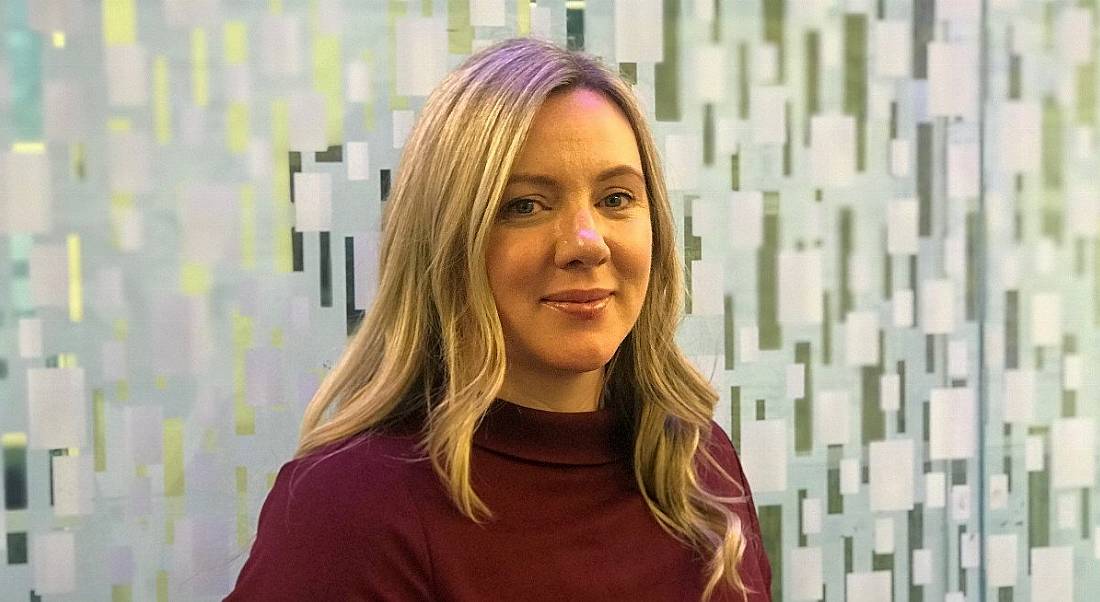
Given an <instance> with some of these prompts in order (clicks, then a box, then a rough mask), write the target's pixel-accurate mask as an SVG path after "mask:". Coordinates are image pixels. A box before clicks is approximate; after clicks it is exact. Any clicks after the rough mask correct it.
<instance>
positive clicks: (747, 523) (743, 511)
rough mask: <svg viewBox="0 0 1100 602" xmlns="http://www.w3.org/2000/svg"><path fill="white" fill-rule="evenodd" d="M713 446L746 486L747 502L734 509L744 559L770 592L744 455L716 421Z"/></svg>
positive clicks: (729, 489) (728, 492) (729, 491)
mask: <svg viewBox="0 0 1100 602" xmlns="http://www.w3.org/2000/svg"><path fill="white" fill-rule="evenodd" d="M710 446H711V449H712V450H715V451H713V452H712V453H713V454H714V456H715V458H716V459H717V460H718V461H719V462H721V464H722V468H724V469H725V470H726V472H728V473H729V474H730V476H731V477H733V478H734V479H735V480H736V481H737V482H738V483H739V484H740V485H741V487H742V488H743V489H744V492H743V494H744V495H745V496H747V497H748V501H747V503H743V504H738V505H737V506H736V507H735V508H734V510H735V512H737V514H738V515H739V516H740V517H741V524H742V528H743V532H744V535H745V537H746V541H747V546H748V548H747V550H746V554H745V560H746V561H748V562H755V563H756V565H757V567H758V569H759V574H760V577H761V580H762V581H763V587H764V590H765V592H771V587H772V567H771V561H770V560H768V554H767V551H766V550H765V549H764V538H763V532H762V531H761V529H760V519H759V518H758V517H757V513H756V500H755V498H753V495H752V487H750V485H749V480H748V477H746V476H745V470H744V468H743V467H742V466H741V458H740V457H739V456H738V455H737V450H736V449H735V448H734V447H733V441H731V440H730V438H729V435H727V434H726V431H725V430H724V429H723V428H722V427H721V426H719V425H718V423H717V422H714V421H711V442H710ZM719 489H720V491H721V492H722V493H721V494H722V495H730V496H737V495H740V494H741V492H739V491H736V490H735V489H734V488H733V487H728V486H727V487H724V488H719ZM769 599H770V597H769Z"/></svg>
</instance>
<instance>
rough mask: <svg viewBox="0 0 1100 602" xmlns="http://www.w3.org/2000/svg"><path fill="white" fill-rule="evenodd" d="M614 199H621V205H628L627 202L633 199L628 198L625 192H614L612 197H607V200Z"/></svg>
mask: <svg viewBox="0 0 1100 602" xmlns="http://www.w3.org/2000/svg"><path fill="white" fill-rule="evenodd" d="M615 197H622V199H623V200H622V201H621V202H622V203H623V204H626V203H629V202H631V201H633V200H634V197H632V196H630V195H629V194H627V193H625V192H616V193H614V194H612V195H609V196H608V197H607V198H609V199H612V198H615ZM622 206H623V205H615V207H622Z"/></svg>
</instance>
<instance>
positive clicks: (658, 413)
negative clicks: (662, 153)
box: [296, 38, 752, 600]
mask: <svg viewBox="0 0 1100 602" xmlns="http://www.w3.org/2000/svg"><path fill="white" fill-rule="evenodd" d="M576 88H586V89H590V90H593V91H596V92H599V93H602V94H603V95H604V96H606V97H607V98H608V99H609V100H611V101H612V102H614V103H615V104H616V105H617V106H618V107H619V109H621V110H622V112H623V113H624V114H625V116H626V118H627V119H628V120H629V122H630V124H631V125H632V126H633V129H634V134H635V137H636V139H637V142H638V149H639V151H640V154H641V160H642V166H643V171H644V176H645V180H646V188H647V193H648V198H649V199H650V207H651V211H650V215H651V227H652V231H653V257H652V262H651V270H652V273H651V274H650V281H649V288H648V290H647V292H646V297H645V300H644V302H643V305H642V309H641V314H640V315H639V317H638V321H637V322H636V323H635V325H634V328H633V329H632V330H631V332H630V333H629V334H628V335H627V337H626V338H625V339H624V341H623V342H622V344H621V345H620V346H619V348H618V350H617V351H616V352H615V354H614V356H613V357H612V359H611V360H610V361H609V362H608V365H607V369H606V370H605V374H604V377H603V384H604V393H605V395H614V396H615V397H614V399H615V400H617V401H620V403H621V404H622V405H621V407H623V408H626V409H625V410H624V412H625V414H626V417H627V421H628V422H629V423H630V426H631V432H632V434H633V466H634V476H635V479H636V480H637V484H638V486H639V487H638V488H639V490H640V491H641V493H642V495H643V496H644V498H645V502H646V504H647V506H648V507H649V509H650V511H651V512H652V514H653V516H654V517H655V518H656V520H657V522H658V523H659V524H660V525H661V527H662V528H663V529H664V530H665V531H666V532H668V533H669V534H670V535H672V536H673V537H674V538H675V539H677V540H678V541H680V542H681V543H683V544H685V545H688V546H691V547H693V548H694V549H695V550H696V551H697V552H698V553H700V554H701V555H702V557H703V558H704V559H706V560H707V569H708V573H709V577H708V579H707V584H706V588H705V591H704V593H703V599H704V600H707V599H709V598H710V596H711V595H712V594H713V592H714V590H715V588H716V587H718V586H719V585H720V584H721V583H723V582H724V584H725V585H726V586H731V587H732V588H733V589H734V590H736V591H739V592H740V593H742V594H743V595H745V596H746V597H747V593H748V592H750V591H752V590H751V589H749V588H748V586H747V585H746V584H745V582H744V581H743V580H742V579H741V577H740V574H739V571H738V567H739V565H740V562H741V559H742V557H743V555H744V550H745V546H746V542H745V540H744V537H743V533H742V529H741V524H740V521H739V520H738V517H737V515H736V514H735V513H734V512H733V511H731V509H730V507H729V506H727V504H728V503H748V501H747V499H748V498H747V497H746V496H745V495H744V490H743V489H742V490H741V493H742V495H741V496H739V497H722V496H719V495H717V494H714V493H712V492H709V491H706V490H704V489H703V488H702V486H701V479H700V475H699V473H698V472H697V467H696V465H695V461H696V458H697V456H698V457H699V458H701V459H702V461H703V462H705V463H706V465H709V466H710V467H711V469H712V470H713V471H714V472H715V473H716V474H719V475H722V476H724V477H725V478H726V479H728V480H729V482H730V483H732V484H734V485H735V486H736V487H737V488H738V489H740V486H739V485H737V484H736V481H735V480H734V479H733V478H732V477H731V476H730V475H729V474H728V473H727V472H726V471H725V470H723V469H722V466H721V465H720V464H719V462H718V461H717V460H716V459H715V458H714V457H713V456H712V455H711V454H710V453H709V451H708V449H707V445H706V443H707V440H708V438H709V436H710V433H711V430H710V421H711V417H712V416H713V414H714V408H715V405H716V404H717V401H718V394H717V392H715V391H714V390H713V389H712V387H711V386H710V384H709V383H708V382H707V380H706V379H705V378H704V377H703V376H702V375H701V374H700V373H699V372H698V371H697V370H696V369H695V368H694V367H693V366H692V364H691V363H690V361H689V360H688V359H687V358H686V357H685V356H684V355H683V353H682V352H681V350H680V349H679V347H678V346H677V344H676V342H675V330H676V327H677V325H678V324H679V321H680V319H681V317H682V315H681V311H682V305H683V296H684V284H683V278H684V276H683V271H682V267H681V265H682V264H681V259H680V257H679V255H678V253H677V250H676V238H675V232H674V224H673V219H672V214H671V210H670V208H669V204H668V195H667V192H666V188H665V181H664V176H663V174H662V169H661V164H660V158H659V155H658V151H657V147H656V144H655V143H654V141H653V135H652V133H651V132H650V130H649V126H648V125H647V123H646V119H645V115H644V113H643V111H642V109H641V107H640V105H639V103H638V100H637V99H636V98H635V96H634V93H633V91H632V90H631V88H630V86H629V84H627V83H626V82H625V81H623V80H622V79H621V78H620V77H619V76H618V75H617V74H615V73H614V72H612V71H609V70H608V69H607V68H606V67H604V66H603V64H602V63H601V62H600V61H599V59H596V58H593V57H590V56H588V55H586V54H583V53H580V52H574V51H568V50H565V49H563V48H560V47H558V46H556V45H554V44H551V43H549V42H544V41H539V40H536V39H531V38H514V39H509V40H504V41H502V42H499V43H496V44H494V45H492V46H490V47H488V48H485V49H483V50H481V51H480V52H477V53H475V54H473V55H472V56H470V57H469V58H468V59H467V60H466V61H465V62H463V63H462V64H461V65H460V66H459V67H458V68H456V69H455V70H454V71H453V72H451V73H450V74H449V75H448V76H447V77H446V78H445V79H444V80H443V81H442V82H441V83H440V84H439V86H438V87H437V88H436V89H435V90H434V91H433V92H432V93H431V95H430V96H429V97H428V99H427V101H426V103H425V105H424V107H423V109H422V111H421V113H420V115H419V118H418V121H417V123H416V126H415V128H414V129H413V131H412V133H411V134H410V136H409V137H408V139H407V141H406V143H405V147H404V150H403V152H402V156H401V163H400V169H399V172H398V175H397V178H396V182H395V184H394V186H393V188H392V190H391V191H390V193H389V198H388V200H387V201H386V204H385V207H384V209H383V218H382V219H383V224H382V227H383V233H382V241H381V246H380V249H379V272H378V274H379V282H378V289H377V296H376V298H375V300H374V302H373V304H372V305H371V307H370V308H369V310H368V311H367V312H366V314H365V316H364V317H363V320H362V321H361V322H360V323H359V325H358V326H357V327H356V329H355V332H354V334H353V335H352V336H351V339H350V341H349V343H348V345H347V347H346V348H345V350H344V352H343V354H342V356H341V357H340V359H339V360H338V362H337V364H336V365H335V367H334V368H333V370H332V371H331V372H329V373H328V374H327V375H326V377H325V378H324V380H323V382H322V383H321V384H320V386H319V387H318V390H317V392H316V393H315V394H314V396H313V398H312V400H311V401H310V402H309V405H308V406H307V408H306V411H305V417H304V419H303V421H302V427H301V434H300V440H299V443H298V450H297V453H296V456H297V457H301V456H303V455H306V454H308V453H310V452H311V451H314V450H317V449H318V448H319V447H321V446H324V445H327V444H330V443H334V442H338V441H342V440H345V439H347V438H349V437H352V436H354V435H357V434H361V433H364V432H367V431H381V430H383V429H385V428H386V427H387V426H389V425H391V424H394V423H396V422H398V421H401V420H404V419H406V418H409V417H412V416H419V417H421V418H422V420H423V421H422V422H421V424H423V428H422V429H421V431H420V439H419V442H420V446H421V447H420V449H421V450H422V451H423V452H425V453H426V455H427V456H428V457H429V458H430V460H431V463H432V466H433V469H434V471H435V472H436V473H437V474H438V476H439V478H440V479H441V480H442V482H443V483H444V484H445V485H446V489H447V490H448V493H449V495H450V497H451V499H452V501H453V503H454V504H455V506H456V507H457V508H458V510H459V511H461V512H462V513H463V514H464V515H466V516H467V517H468V518H470V519H471V520H473V521H476V522H479V523H480V522H482V521H484V520H487V519H491V518H492V516H493V514H492V512H491V511H490V509H489V508H488V507H487V506H486V505H485V504H484V503H483V502H482V501H481V499H480V498H479V497H478V495H477V494H476V493H475V492H474V490H473V488H472V486H471V481H470V455H471V445H472V440H473V435H474V431H475V430H476V429H477V427H478V425H479V424H480V422H481V419H482V417H483V416H484V414H485V413H486V411H487V410H488V409H489V407H490V405H491V404H492V402H493V400H494V399H495V397H496V394H497V393H498V391H499V390H500V388H501V386H502V384H503V382H504V373H505V366H506V362H505V349H504V338H503V332H502V330H501V324H500V319H499V316H498V314H497V310H496V305H495V303H494V300H493V297H492V294H491V292H490V289H489V284H488V274H487V272H486V264H485V257H486V243H487V241H488V240H489V233H490V230H491V229H492V227H493V224H494V221H495V219H494V216H496V215H497V213H498V211H499V206H500V203H501V197H502V195H503V191H504V187H505V183H506V181H507V179H508V176H509V173H510V171H511V166H512V164H513V162H514V161H515V159H516V157H517V155H518V154H519V152H520V149H521V148H522V146H523V143H524V140H525V138H526V136H527V132H528V130H529V129H530V126H531V122H532V120H533V118H534V116H535V113H536V112H537V111H538V110H539V108H540V107H541V106H542V104H543V102H544V101H545V100H546V99H547V97H549V96H550V95H551V94H554V93H557V92H562V91H565V90H570V89H576Z"/></svg>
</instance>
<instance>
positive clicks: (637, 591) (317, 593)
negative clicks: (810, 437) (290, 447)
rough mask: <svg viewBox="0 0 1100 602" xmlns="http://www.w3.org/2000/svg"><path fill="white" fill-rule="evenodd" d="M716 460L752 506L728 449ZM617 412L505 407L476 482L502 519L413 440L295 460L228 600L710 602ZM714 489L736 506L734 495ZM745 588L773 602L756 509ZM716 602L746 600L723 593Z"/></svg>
mask: <svg viewBox="0 0 1100 602" xmlns="http://www.w3.org/2000/svg"><path fill="white" fill-rule="evenodd" d="M711 431H712V438H711V442H710V446H711V449H712V453H714V455H715V457H717V458H718V459H719V460H720V461H721V462H722V465H723V467H724V468H725V469H726V471H727V472H729V473H730V474H731V475H732V476H733V477H734V478H736V479H738V480H739V481H740V482H741V484H742V485H743V486H744V488H745V492H746V493H748V494H749V495H750V496H751V492H750V491H749V488H748V483H747V482H746V480H745V473H744V471H743V470H742V468H741V462H740V460H739V459H738V457H737V453H736V451H735V450H734V448H733V444H732V443H731V442H730V439H729V437H727V436H726V434H725V432H724V431H723V430H722V429H721V427H719V426H718V424H717V423H714V422H713V421H712V423H711ZM626 433H627V431H626V430H625V429H624V427H623V421H622V420H621V419H620V418H619V417H618V414H617V413H616V412H614V411H613V409H612V408H611V407H605V408H602V409H599V410H596V411H594V412H580V413H563V412H548V411H543V410H536V409H532V408H527V407H524V406H520V405H516V404H513V403H510V402H507V401H504V400H502V399H497V400H495V401H494V402H493V406H492V407H491V408H490V410H489V412H488V413H487V414H486V416H485V419H484V421H483V422H482V424H481V426H480V427H479V428H478V430H477V431H476V432H475V434H474V446H473V452H472V459H471V479H472V481H473V483H472V484H473V488H474V491H476V492H477V493H478V495H479V496H480V497H481V499H482V500H483V501H484V502H485V503H486V504H487V505H488V506H489V509H490V510H491V511H492V512H493V513H494V515H495V520H491V521H490V522H488V523H486V524H484V525H478V524H476V523H474V522H472V521H470V520H469V519H467V518H466V517H465V516H464V515H462V514H461V513H459V511H458V510H457V509H455V508H454V506H453V505H452V503H451V501H450V499H449V498H448V496H447V495H446V493H445V491H444V489H443V485H442V483H441V482H440V481H439V479H438V477H437V476H436V474H435V473H434V472H433V471H432V467H431V463H430V462H429V461H427V460H419V461H415V460H413V458H415V457H417V452H416V450H415V449H414V445H415V443H416V435H415V433H413V432H411V431H405V432H393V433H391V434H381V433H377V432H376V433H373V434H369V435H360V436H357V437H353V438H351V439H349V440H347V441H344V442H341V443H337V444H332V445H329V446H327V447H324V448H321V449H320V450H318V451H316V452H314V453H312V454H310V455H308V456H306V457H303V458H299V459H296V460H293V461H291V462H288V463H287V464H285V465H284V466H283V467H282V469H281V470H280V471H279V475H278V477H277V478H276V480H275V486H274V488H273V489H272V490H271V492H270V493H269V494H268V496H267V500H266V501H265V502H264V505H263V509H262V510H261V512H260V518H259V526H258V530H257V534H256V540H255V542H254V543H253V545H252V551H251V555H250V556H249V558H248V560H247V561H246V562H245V564H244V567H243V568H242V569H241V572H240V575H239V577H238V579H237V584H236V587H235V589H234V590H233V592H232V593H230V594H229V596H228V598H226V600H229V601H233V602H237V601H243V600H262V601H264V602H274V601H280V600H288V601H289V600H295V601H300V600H307V601H309V602H320V601H322V600H341V601H346V600H371V601H374V600H386V601H390V600H393V601H398V600H401V601H404V600H453V601H478V602H482V601H485V600H524V601H538V600H553V601H561V600H571V601H578V600H593V601H595V600H599V601H608V600H630V601H632V602H638V601H645V600H661V601H668V600H699V599H700V596H701V594H702V591H703V587H704V586H705V583H706V582H705V575H704V563H703V561H702V560H701V559H700V558H698V557H697V556H696V555H695V553H694V552H693V551H692V550H691V549H690V548H688V547H686V546H684V545H683V544H681V543H679V542H678V541H676V540H675V539H673V538H672V536H670V535H669V534H668V533H666V532H665V531H664V530H662V529H661V527H660V526H659V525H658V523H657V521H656V519H654V518H653V516H652V514H651V513H650V511H649V508H648V507H647V506H646V504H645V502H644V500H643V499H642V495H641V493H640V492H639V491H638V488H637V485H636V483H635V480H634V474H633V472H632V469H631V451H630V441H629V435H628V434H626ZM716 476H717V475H714V474H711V473H709V472H706V471H704V472H703V473H702V474H701V478H702V479H703V481H704V483H706V484H708V485H709V486H710V487H709V488H710V490H711V491H713V492H715V493H719V494H721V495H727V496H736V495H737V491H736V490H735V489H734V488H733V487H732V486H729V485H721V486H719V485H715V484H714V483H715V482H716V481H715V480H714V479H715V477H716ZM733 508H734V510H735V512H736V513H737V514H738V515H739V516H740V518H741V524H742V528H743V532H744V534H745V537H746V539H747V547H746V550H745V555H744V557H743V560H742V563H741V568H740V571H741V576H742V579H744V580H745V582H746V583H747V584H748V585H749V586H750V587H751V588H753V589H755V590H756V591H757V592H759V593H757V594H755V595H752V596H750V597H749V601H750V602H762V601H765V600H770V599H771V597H770V594H769V592H770V589H771V565H770V564H769V562H768V558H767V556H766V555H765V553H764V547H763V545H762V541H761V539H760V525H759V523H758V521H757V516H756V510H755V508H754V507H753V504H752V503H743V504H736V505H734V507H733ZM711 599H712V600H713V601H715V602H718V601H726V600H740V599H741V598H740V596H739V595H737V594H736V593H732V592H721V591H720V592H718V593H717V594H716V595H715V596H714V597H713V598H711Z"/></svg>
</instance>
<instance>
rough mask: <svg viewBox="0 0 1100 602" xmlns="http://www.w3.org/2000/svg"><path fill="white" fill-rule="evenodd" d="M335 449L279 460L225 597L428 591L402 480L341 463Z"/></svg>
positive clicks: (238, 601) (424, 596)
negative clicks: (247, 552) (249, 546)
mask: <svg viewBox="0 0 1100 602" xmlns="http://www.w3.org/2000/svg"><path fill="white" fill-rule="evenodd" d="M340 455H343V454H337V455H336V456H334V457H331V458H326V459H325V460H323V461H317V459H316V458H312V457H307V458H306V459H297V460H293V461H291V462H288V463H287V464H286V465H284V466H283V467H282V469H281V470H280V471H279V474H278V476H277V477H276V480H275V484H274V486H273V487H272V489H271V491H270V493H269V494H268V496H267V499H266V500H265V501H264V504H263V508H262V509H261V511H260V517H259V522H258V526H257V532H256V539H255V541H254V542H253V544H252V549H251V552H250V555H249V557H248V560H247V561H246V562H245V564H244V566H243V567H242V569H241V572H240V575H239V576H238V577H237V583H236V586H235V587H234V589H233V591H232V592H230V594H229V595H228V597H226V598H225V600H226V601H227V602H244V601H251V600H263V601H265V602H268V601H270V602H279V601H283V600H285V601H290V600H309V601H310V602H322V601H326V600H342V601H344V600H371V601H374V600H380V601H387V600H402V601H404V600H429V599H431V598H432V592H431V583H430V579H431V570H430V562H429V557H428V551H427V546H426V540H425V537H424V530H423V526H422V525H421V524H420V521H419V518H418V515H417V513H416V511H415V509H414V507H413V504H412V499H411V496H410V495H409V493H408V489H407V486H406V485H405V484H404V483H401V482H400V478H399V477H397V475H396V474H395V472H394V471H393V469H385V468H383V467H371V468H369V469H366V468H364V467H362V466H353V465H349V463H348V462H347V461H346V460H343V459H339V456H340ZM353 467H354V470H353Z"/></svg>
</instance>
